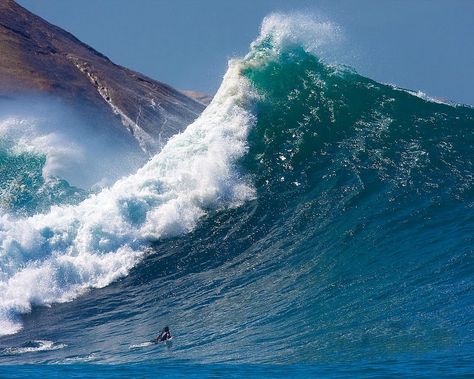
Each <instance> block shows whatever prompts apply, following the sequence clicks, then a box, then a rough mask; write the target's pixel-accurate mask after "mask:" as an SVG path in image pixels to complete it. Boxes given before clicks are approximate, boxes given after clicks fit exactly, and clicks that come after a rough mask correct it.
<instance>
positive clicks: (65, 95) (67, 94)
mask: <svg viewBox="0 0 474 379" xmlns="http://www.w3.org/2000/svg"><path fill="white" fill-rule="evenodd" d="M24 93H33V94H34V93H43V94H48V95H51V96H54V97H57V98H60V99H62V101H64V102H66V103H68V104H71V105H72V106H74V107H76V108H78V109H81V110H82V112H83V113H84V114H86V115H87V117H89V118H90V117H93V118H94V119H96V120H99V119H100V120H109V121H113V122H114V123H115V124H116V125H120V127H124V128H126V129H128V131H129V132H130V133H131V134H132V135H133V136H134V137H135V138H136V140H137V141H138V143H139V144H140V147H141V148H142V149H143V150H144V151H146V152H147V153H149V154H153V153H154V152H156V151H157V150H159V148H160V146H161V145H162V144H163V143H164V142H165V141H166V139H167V138H169V137H170V136H171V135H173V134H175V133H176V132H179V131H180V130H182V129H183V128H184V127H185V126H186V125H188V124H189V123H190V122H191V121H193V120H194V119H195V118H196V117H197V116H198V115H199V114H200V113H201V112H202V110H203V109H204V105H203V103H201V102H200V101H198V100H196V99H193V98H191V97H189V96H186V95H185V94H183V93H182V92H180V91H177V90H175V89H174V88H172V87H170V86H168V85H166V84H164V83H161V82H158V81H155V80H152V79H150V78H148V77H146V76H144V75H142V74H140V73H138V72H135V71H132V70H129V69H127V68H124V67H121V66H119V65H116V64H114V63H113V62H111V61H110V60H109V59H108V58H107V57H106V56H104V55H103V54H101V53H99V52H97V51H96V50H94V49H93V48H92V47H90V46H88V45H86V44H84V43H82V42H81V41H79V40H78V39H77V38H75V37H74V36H73V35H72V34H70V33H68V32H66V31H64V30H62V29H61V28H59V27H56V26H54V25H52V24H50V23H48V22H46V21H45V20H43V19H42V18H40V17H38V16H36V15H34V14H32V13H31V12H29V11H27V10H26V9H25V8H23V7H21V6H19V5H18V4H17V3H15V2H14V1H12V0H0V97H1V98H12V97H15V96H18V95H21V94H24ZM189 94H191V95H192V92H189V93H188V95H189Z"/></svg>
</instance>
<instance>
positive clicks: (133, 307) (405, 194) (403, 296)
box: [0, 33, 474, 377]
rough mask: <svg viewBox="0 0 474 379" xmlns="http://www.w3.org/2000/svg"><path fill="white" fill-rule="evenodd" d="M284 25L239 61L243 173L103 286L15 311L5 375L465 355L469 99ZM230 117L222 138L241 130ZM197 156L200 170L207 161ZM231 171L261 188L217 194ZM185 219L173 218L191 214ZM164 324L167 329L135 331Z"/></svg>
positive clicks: (453, 366) (469, 347)
mask: <svg viewBox="0 0 474 379" xmlns="http://www.w3.org/2000/svg"><path fill="white" fill-rule="evenodd" d="M290 42H291V43H285V44H279V43H277V41H276V37H275V36H274V35H273V34H271V33H270V34H268V35H264V36H262V37H261V38H259V39H258V40H257V41H256V42H255V43H254V45H253V46H252V49H251V52H250V53H249V55H248V56H247V57H246V58H245V59H244V60H242V61H241V62H240V63H239V64H240V66H239V76H240V78H242V80H244V81H245V83H246V85H247V86H248V87H244V88H245V91H244V92H245V93H247V91H250V92H252V95H251V101H248V102H247V101H242V99H241V98H239V99H238V100H237V101H236V104H237V105H238V107H237V106H232V107H229V108H226V112H228V113H229V116H228V117H229V118H231V115H232V116H235V114H237V113H238V112H242V109H243V110H244V111H245V112H248V114H250V115H251V117H249V118H248V119H247V118H245V120H246V121H245V122H249V123H251V127H250V128H249V132H248V134H246V135H245V138H246V145H245V151H244V153H242V154H240V155H239V154H237V153H235V151H233V152H232V154H234V155H235V157H236V158H235V162H234V161H232V162H231V163H230V164H231V166H232V167H233V168H234V169H235V170H236V172H237V174H236V173H234V171H230V170H228V169H225V170H223V171H222V172H223V174H222V178H219V180H218V181H217V183H218V184H215V183H214V182H213V185H215V186H218V185H220V183H221V182H222V183H226V185H224V186H223V187H222V188H224V190H222V191H220V190H215V191H212V196H215V199H217V200H216V201H217V204H219V206H214V202H213V201H211V202H206V201H202V202H200V203H199V204H200V206H201V207H202V208H201V209H202V210H203V211H202V213H200V216H199V217H200V218H199V219H198V221H197V222H196V224H195V225H194V224H193V225H192V227H189V228H185V229H186V231H185V232H181V229H179V230H180V233H175V234H173V233H170V234H169V235H166V237H160V238H150V240H149V241H148V243H147V244H146V245H145V246H146V247H143V245H140V246H141V248H142V249H146V251H147V252H148V253H147V254H146V256H145V257H144V258H143V259H142V260H141V261H139V262H138V263H137V264H135V265H134V266H133V268H130V270H129V271H127V273H126V274H125V275H121V276H120V278H119V279H117V280H114V281H112V282H111V283H110V284H108V285H107V286H105V287H103V286H99V285H94V284H91V285H90V287H92V288H89V290H88V291H87V292H85V293H81V294H80V296H75V299H74V300H73V301H69V302H61V303H59V302H58V301H46V300H45V299H43V298H39V299H35V300H34V301H32V305H33V308H32V311H31V312H24V313H21V312H20V315H19V316H17V315H15V316H14V317H13V318H12V320H16V321H18V319H19V320H20V322H21V327H22V329H21V330H19V331H18V332H17V333H15V334H11V335H5V336H3V337H1V338H0V347H1V348H2V350H1V351H0V360H1V362H2V363H3V364H5V366H2V367H0V373H1V374H2V375H4V376H6V377H23V376H25V375H42V376H48V377H50V376H51V377H55V376H57V377H59V376H61V377H63V376H70V377H91V376H92V377H94V376H95V377H109V376H110V377H112V376H113V377H152V376H155V375H156V374H157V372H159V373H160V374H161V373H164V374H166V375H168V376H171V377H222V376H229V377H242V376H245V377H288V376H289V377H308V376H309V377H311V376H329V377H347V376H364V377H372V376H373V377H380V376H394V375H404V376H426V375H428V376H449V375H453V376H463V375H466V376H468V375H469V374H471V373H472V371H473V369H474V367H473V364H472V362H473V359H474V345H473V341H474V339H473V338H474V323H473V318H472V310H473V308H472V307H473V301H474V295H473V294H474V292H473V290H474V288H473V287H474V280H473V279H474V254H473V235H474V234H473V232H474V213H473V206H474V191H473V183H474V170H473V164H474V162H473V154H472V151H473V145H474V129H473V126H474V110H473V109H472V108H471V107H468V106H462V105H450V104H443V103H439V102H436V101H434V100H431V99H428V98H426V97H425V96H421V95H420V94H413V93H411V92H409V91H406V90H402V89H398V88H395V87H393V86H388V85H383V84H380V83H377V82H374V81H372V80H370V79H368V78H365V77H362V76H360V75H358V74H357V73H355V72H353V71H352V70H350V69H348V68H346V67H341V66H337V65H329V64H327V63H325V62H324V61H323V60H321V59H320V58H318V56H317V55H315V54H314V53H312V52H310V51H309V50H308V49H307V48H306V47H305V45H304V44H302V43H299V42H298V41H295V40H292V39H290ZM218 96H219V94H218ZM249 96H250V95H249ZM226 99H227V98H224V100H226ZM224 100H223V101H222V103H219V104H217V105H216V106H220V107H221V108H222V107H224V106H226V104H227V103H226V102H225V101H224ZM212 109H215V108H212ZM245 114H247V113H245ZM203 117H204V116H203ZM224 119H227V118H224ZM232 130H233V129H228V130H227V129H226V130H224V132H223V136H224V137H225V138H224V139H223V140H219V141H220V143H222V141H227V142H228V144H233V143H235V142H234V139H233V136H234V135H233V134H232ZM198 132H199V130H198ZM198 135H199V133H198ZM195 137H196V136H195ZM196 138H197V137H196ZM226 138H227V139H226ZM187 142H190V143H191V148H192V150H193V151H194V150H196V151H197V150H199V151H201V150H202V149H203V147H202V146H201V145H199V146H198V145H197V142H196V146H192V144H193V143H194V142H195V140H194V139H190V140H189V141H187ZM176 145H177V146H179V147H180V148H182V146H183V143H180V144H176ZM224 145H225V144H223V145H222V146H224ZM186 146H187V145H186ZM219 146H221V145H219ZM239 146H240V145H239ZM173 148H175V147H174V145H172V146H171V147H170V148H169V149H168V150H167V151H165V153H166V154H169V152H170V151H172V149H173ZM206 149H207V148H204V150H206ZM209 149H210V148H209ZM180 151H181V150H180ZM187 151H188V150H186V151H185V152H187ZM215 151H218V152H219V151H220V150H215ZM236 151H238V152H240V151H241V150H240V149H237V150H236ZM180 154H181V153H180ZM182 154H184V153H182ZM178 155H179V154H178ZM234 155H233V156H234ZM2 162H6V161H5V160H4V161H2ZM167 162H168V164H170V163H169V162H171V160H168V161H167ZM2 164H3V165H4V166H8V163H2ZM38 164H41V161H40V162H39V163H38ZM18 167H21V170H20V173H24V172H38V171H37V169H36V168H34V169H32V168H28V167H26V168H25V166H18ZM199 169H200V170H202V171H200V172H199V175H202V176H203V177H205V176H206V172H205V171H206V170H208V169H209V166H207V165H201V166H199ZM212 169H213V170H214V168H213V167H212ZM3 170H6V168H3ZM35 170H36V171H35ZM213 172H214V171H213ZM216 172H217V173H219V174H220V173H222V172H221V171H216ZM147 173H148V171H142V175H145V174H147ZM216 175H217V174H216ZM183 177H184V178H185V179H183ZM183 177H180V181H179V182H180V183H182V180H190V181H191V180H192V181H195V180H197V179H196V178H194V177H191V176H189V175H187V176H186V175H185V176H183ZM29 180H30V179H29ZM38 180H40V179H38ZM206 180H207V179H206ZM234 180H237V181H240V182H243V183H250V184H251V186H252V188H253V189H254V193H253V194H252V195H251V196H246V197H245V200H244V201H242V202H238V203H231V205H226V206H221V203H222V202H225V201H227V199H228V198H232V196H234V195H232V196H231V195H229V193H232V194H234V192H233V191H235V190H234V187H230V186H229V185H228V184H227V183H229V182H231V183H234ZM40 181H41V180H40ZM28 183H29V182H27V188H32V187H31V186H32V185H31V184H28ZM166 186H171V184H169V182H167V184H166V185H165V184H164V182H163V183H160V184H159V185H158V184H156V185H155V184H154V185H153V188H156V187H160V191H161V190H162V187H163V188H165V187H166ZM4 187H5V186H4ZM4 187H2V188H4ZM166 188H167V187H166ZM200 188H201V187H200ZM219 188H221V187H219ZM113 191H114V190H112V193H114V192H113ZM132 195H133V194H132ZM83 196H86V195H83ZM200 196H201V195H200ZM206 196H211V195H209V194H208V193H206V194H204V195H202V197H203V198H204V197H206ZM16 198H18V197H16ZM134 199H135V200H136V201H135V202H132V201H131V200H130V198H128V203H127V204H128V205H127V207H128V208H127V212H128V213H127V217H128V219H131V220H132V221H130V223H132V222H133V223H134V225H135V224H140V225H146V223H147V221H146V220H148V218H147V217H148V215H149V213H147V212H150V211H148V210H146V211H143V209H148V208H146V207H147V206H148V205H149V204H150V202H147V203H146V204H145V202H146V201H145V202H144V200H143V198H138V196H137V197H136V198H134ZM40 200H42V199H40ZM66 200H67V199H66ZM25 201H26V200H25ZM28 201H29V202H30V203H31V200H28ZM147 201H148V200H147ZM66 202H67V201H66ZM30 203H28V204H30ZM40 203H41V202H40ZM71 203H73V204H76V203H77V200H74V201H71ZM60 204H64V203H60ZM160 204H161V203H160ZM182 204H184V205H183V206H182V207H184V206H186V204H188V203H182ZM193 204H194V203H193ZM40 208H41V207H40ZM10 209H11V212H15V211H18V212H20V211H23V210H24V209H30V208H25V206H23V205H22V203H21V201H20V204H19V205H18V204H17V203H12V204H11V205H10ZM74 209H75V208H74ZM180 209H182V208H180ZM41 210H42V211H43V210H44V208H41ZM192 210H193V212H194V208H192ZM142 211H143V212H145V214H142ZM190 212H191V211H190ZM88 214H89V215H91V214H93V213H88ZM193 214H194V213H193ZM162 215H163V214H162ZM166 215H167V217H171V216H169V214H168V213H166ZM162 217H164V216H162ZM77 220H78V219H76V221H75V224H71V225H76V224H77V223H79V224H80V223H81V220H80V219H79V221H77ZM177 220H178V221H174V224H173V225H174V226H173V227H174V228H175V227H176V225H181V224H179V223H180V222H184V221H182V220H185V221H186V220H188V218H184V219H183V218H179V219H177ZM42 222H43V221H42ZM97 225H99V224H96V225H95V228H98V226H97ZM186 225H188V224H186ZM48 230H50V233H51V236H54V235H55V233H56V232H55V229H54V228H51V229H48ZM173 230H175V229H173ZM45 238H49V234H48V235H46V237H45ZM51 238H53V237H51ZM108 238H109V239H113V238H114V236H113V234H111V232H110V233H109V234H108ZM117 240H119V241H120V243H125V242H123V241H128V240H127V239H125V238H124V237H123V236H122V235H121V237H120V239H119V238H117ZM127 243H129V244H132V245H133V243H135V242H133V243H130V242H127ZM60 246H62V245H60ZM133 246H134V245H133ZM41 248H43V245H41ZM65 249H66V248H65ZM47 251H48V252H49V250H47ZM65 251H66V250H65ZM67 251H69V250H67ZM72 251H76V250H74V249H73V250H72ZM107 251H109V250H107ZM44 254H45V253H44ZM53 254H56V253H53ZM77 254H80V252H79V253H77ZM45 257H46V258H45ZM41 259H45V260H47V259H48V258H47V256H46V255H42V258H41ZM40 267H42V266H40ZM68 280H69V278H68V276H67V275H66V274H65V275H64V276H63V277H61V280H60V281H58V282H55V283H56V284H57V285H58V286H64V288H66V287H67V286H69V282H68ZM74 280H76V282H75V283H82V282H81V281H80V280H82V277H81V279H77V278H76V277H75V279H74ZM94 287H96V288H94ZM97 287H103V288H97ZM67 288H69V287H67ZM68 293H69V292H68ZM38 296H42V295H41V294H40V295H38ZM45 305H47V306H45ZM3 306H4V307H5V304H4V305H3ZM12 309H13V308H12ZM15 309H16V308H15ZM11 313H12V314H13V313H15V312H14V311H13V310H12V311H11ZM9 314H10V313H9ZM15 317H17V318H15ZM164 325H169V326H170V329H171V332H172V334H173V335H174V339H173V344H172V345H171V346H155V345H152V346H145V347H141V348H135V347H133V346H132V345H134V344H140V343H142V342H144V341H148V340H149V339H150V338H151V337H153V336H154V335H156V334H157V333H158V332H159V330H160V329H161V328H162V326H164ZM105 364H107V365H105ZM9 365H20V366H9Z"/></svg>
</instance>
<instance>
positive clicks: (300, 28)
mask: <svg viewBox="0 0 474 379" xmlns="http://www.w3.org/2000/svg"><path fill="white" fill-rule="evenodd" d="M268 40H270V42H271V43H270V44H269V45H265V41H268ZM342 40H343V33H342V30H341V28H340V26H338V25H337V24H335V23H334V22H331V21H327V20H323V19H322V18H320V17H318V16H316V15H314V14H302V13H292V14H283V13H273V14H271V15H269V16H267V17H265V19H264V20H263V22H262V26H261V28H260V35H259V36H258V38H257V39H256V40H255V41H254V42H253V43H252V49H251V52H250V53H249V55H247V57H246V58H247V60H249V58H250V57H251V58H252V60H253V61H254V62H255V63H257V64H259V63H261V62H260V59H259V57H260V58H263V59H265V60H267V59H268V55H269V54H270V55H272V56H277V55H278V54H280V53H281V52H282V51H283V50H285V49H286V48H288V47H289V46H293V45H297V46H300V47H302V48H304V50H305V51H306V52H308V53H311V54H314V55H317V56H319V57H325V58H331V56H332V55H334V54H336V50H337V49H336V47H337V46H338V45H339V43H340V42H341V41H342ZM263 45H265V46H266V47H267V48H266V49H261V48H260V49H255V46H263Z"/></svg>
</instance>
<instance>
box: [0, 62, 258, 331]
mask: <svg viewBox="0 0 474 379" xmlns="http://www.w3.org/2000/svg"><path fill="white" fill-rule="evenodd" d="M240 69H241V62H239V61H231V62H230V63H229V70H228V72H227V74H226V76H225V77H224V80H223V83H222V85H221V88H220V89H219V91H218V93H217V94H216V96H215V98H214V100H213V102H212V103H211V104H210V105H209V107H208V108H207V109H206V110H205V111H204V113H203V114H202V115H201V117H200V118H199V119H197V120H196V121H195V122H194V123H193V124H191V125H190V126H188V128H187V129H186V131H185V132H183V133H182V134H179V135H176V136H174V137H173V138H172V139H171V140H169V142H168V143H167V145H166V146H165V147H164V148H163V150H162V151H161V152H160V153H159V154H157V155H156V156H154V157H153V158H152V159H151V160H150V161H149V162H148V163H147V164H146V165H145V166H144V167H142V168H141V169H139V170H138V171H137V172H136V173H135V174H133V175H131V176H129V177H126V178H123V179H121V180H119V181H118V182H116V183H115V184H114V185H113V186H112V187H110V188H107V189H104V190H102V191H101V192H100V193H98V194H96V195H92V196H90V197H89V198H88V199H86V200H85V201H83V202H82V203H80V204H79V205H77V206H55V207H53V208H52V209H51V211H50V212H49V213H47V214H38V215H35V216H32V217H28V218H22V219H16V218H15V217H13V216H10V215H2V216H0V334H11V333H15V332H17V331H18V330H19V329H20V328H21V323H20V322H19V319H18V314H21V313H26V312H29V311H30V310H31V306H32V305H48V304H51V303H54V302H65V301H70V300H72V299H74V298H75V297H77V296H78V295H80V294H81V293H83V292H84V291H86V290H87V289H88V288H90V287H98V288H100V287H103V286H106V285H108V284H109V283H111V282H112V281H114V280H116V279H117V278H119V277H121V276H123V275H126V274H127V273H128V271H129V270H130V268H131V267H133V266H134V265H135V264H137V262H138V261H139V260H140V259H141V258H142V257H143V255H144V250H145V249H146V245H147V242H149V241H152V240H158V239H160V238H163V237H169V236H176V235H180V234H182V233H186V232H188V231H190V230H192V229H193V228H194V227H195V225H196V223H197V222H198V220H199V218H200V217H202V216H203V215H204V214H205V213H206V211H207V210H209V209H219V208H222V207H232V206H237V205H239V204H240V203H242V202H243V201H245V200H247V199H249V198H251V197H253V196H254V191H253V189H252V187H251V186H250V185H248V184H247V183H246V181H245V180H244V179H243V178H242V177H241V176H240V175H239V173H238V171H237V170H236V167H235V163H236V160H238V159H239V158H240V157H242V156H243V154H244V153H245V152H246V150H247V134H248V131H249V128H250V127H251V126H252V125H253V123H254V121H255V120H254V117H253V116H252V114H251V113H250V112H249V111H248V110H247V109H249V102H251V101H252V98H253V95H252V91H251V88H250V85H249V84H248V83H247V81H246V80H245V79H244V78H242V77H241V76H240V75H239V74H240Z"/></svg>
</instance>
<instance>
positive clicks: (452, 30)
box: [18, 0, 474, 105]
mask: <svg viewBox="0 0 474 379" xmlns="http://www.w3.org/2000/svg"><path fill="white" fill-rule="evenodd" d="M18 2H19V3H20V4H21V5H23V6H25V7H26V8H27V9H29V10H31V11H33V12H34V13H36V14H38V15H40V16H41V17H43V18H45V19H46V20H48V21H50V22H52V23H54V24H56V25H58V26H61V27H62V28H64V29H66V30H68V31H70V32H71V33H73V34H74V35H75V36H76V37H78V38H79V39H81V40H82V41H84V42H86V43H88V44H89V45H91V46H92V47H94V48H95V49H97V50H99V51H100V52H102V53H104V54H105V55H107V56H108V57H109V58H110V59H112V60H113V61H114V62H116V63H118V64H121V65H124V66H126V67H129V68H132V69H134V70H137V71H139V72H142V73H144V74H146V75H148V76H150V77H152V78H154V79H157V80H161V81H163V82H166V83H168V84H171V85H173V86H175V87H177V88H180V89H193V90H198V91H202V92H206V93H213V92H214V91H215V90H216V89H217V87H218V86H219V84H220V81H221V78H222V76H223V74H224V72H225V69H226V66H227V60H228V59H229V58H230V57H235V56H241V55H244V54H245V53H246V52H247V50H248V46H249V44H250V42H251V41H252V40H253V39H254V38H255V37H256V35H257V34H258V30H259V27H260V23H261V21H262V19H263V17H265V15H267V14H269V13H271V12H275V11H284V12H290V11H303V12H305V13H314V14H315V15H318V16H321V17H324V18H325V19H329V20H331V21H333V22H335V23H337V24H338V25H340V27H341V28H342V31H343V34H344V42H343V45H342V48H341V46H340V48H339V49H338V54H339V56H337V57H336V58H337V60H338V61H339V62H340V63H345V64H348V65H350V66H352V67H354V68H355V69H356V70H357V71H359V72H360V73H361V74H363V75H366V76H369V77H371V78H373V79H375V80H378V81H381V82H386V83H393V84H396V85H398V86H401V87H405V88H410V89H414V90H422V91H424V92H426V93H427V94H428V95H430V96H433V97H438V98H443V99H447V100H451V101H456V102H462V103H467V104H471V105H474V90H473V89H472V88H473V86H474V1H471V0H452V1H448V0H446V1H440V0H417V1H412V0H398V1H395V0H385V1H380V0H362V1H349V0H347V1H345V0H341V1H329V0H319V1H318V0H313V1H309V0H292V1H288V0H285V1H284V0H253V1H251V0H240V1H228V0H227V1H226V0H166V1H165V0H136V1H129V0H100V1H97V0H81V1H73V0H70V1H64V0H43V1H38V0H19V1H18Z"/></svg>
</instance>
